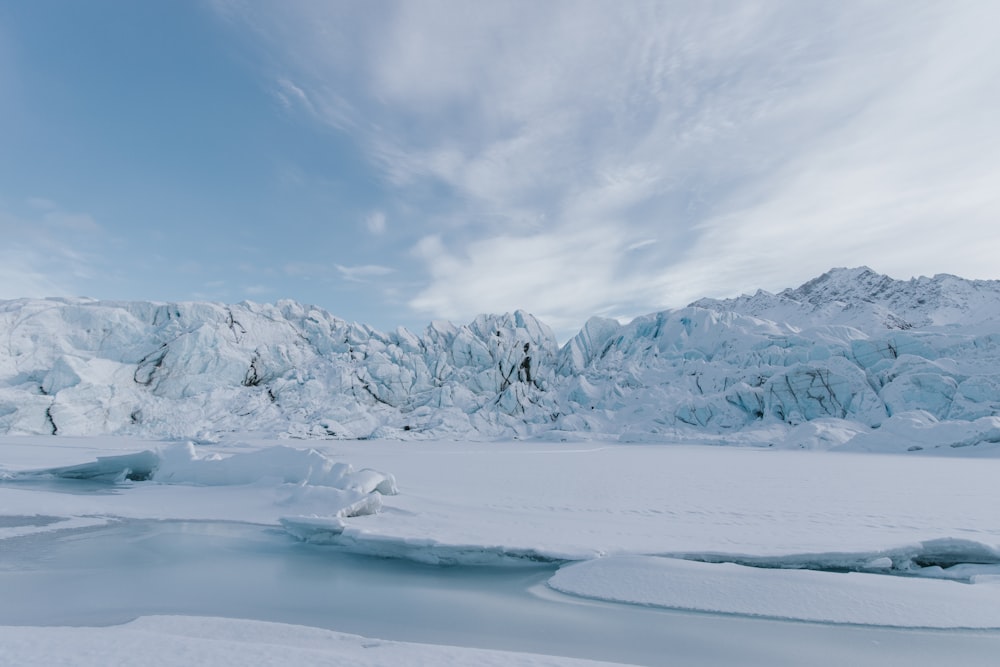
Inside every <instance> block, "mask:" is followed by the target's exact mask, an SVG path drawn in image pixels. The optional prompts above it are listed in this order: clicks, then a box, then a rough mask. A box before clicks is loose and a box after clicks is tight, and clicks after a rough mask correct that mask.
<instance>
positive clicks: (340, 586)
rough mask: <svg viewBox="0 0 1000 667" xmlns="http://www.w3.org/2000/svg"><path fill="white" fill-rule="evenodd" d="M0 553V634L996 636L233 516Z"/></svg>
mask: <svg viewBox="0 0 1000 667" xmlns="http://www.w3.org/2000/svg"><path fill="white" fill-rule="evenodd" d="M35 520H36V519H34V518H33V517H23V518H21V519H17V518H14V517H7V519H6V522H7V524H10V525H14V524H16V523H21V524H24V523H26V522H29V521H35ZM37 521H40V522H41V521H45V519H44V518H42V519H37ZM0 544H2V548H0V590H2V591H3V595H2V596H0V625H15V626H16V625H36V626H50V625H89V626H101V625H112V624H119V623H124V622H126V621H129V620H131V619H133V618H136V617H138V616H144V615H157V614H180V615H190V616H221V617H231V618H245V619H256V620H266V621H278V622H284V623H291V624H298V625H307V626H314V627H322V628H330V629H336V630H339V631H344V632H349V633H356V634H360V635H365V636H368V637H379V638H383V639H393V640H405V641H413V642H420V643H434V644H450V645H456V646H470V647H480V648H491V649H506V650H514V651H525V652H533V653H542V654H550V655H563V656H575V657H581V658H592V659H602V660H608V661H618V662H631V663H636V664H642V665H670V664H678V665H718V664H743V665H747V664H759V665H801V664H807V663H808V664H811V665H844V664H852V665H865V664H873V665H874V664H883V665H884V664H908V665H932V664H963V665H987V664H995V658H996V655H998V654H1000V633H998V632H994V631H980V632H976V631H926V630H900V629H889V628H878V627H860V626H850V625H824V624H812V623H797V622H782V621H772V620H762V619H754V618H747V617H739V616H726V615H714V614H699V613H686V612H678V611H669V610H662V609H653V608H648V607H641V606H635V605H622V604H614V603H606V602H598V601H589V600H581V599H577V598H573V597H570V596H565V595H562V594H559V593H556V592H554V591H552V590H550V589H548V587H547V586H546V584H545V582H546V581H547V580H548V578H549V577H551V576H552V574H553V573H554V572H555V571H556V569H557V568H558V565H557V564H551V563H550V564H544V563H535V564H523V565H509V566H490V567H474V566H450V567H445V566H434V565H423V564H419V563H413V562H409V561H401V560H395V559H385V558H377V557H366V556H358V555H352V554H348V553H343V552H340V551H338V550H336V549H333V548H330V547H321V546H313V545H308V544H303V543H300V542H297V541H295V540H293V539H291V538H290V537H289V536H288V535H287V534H286V533H284V532H282V531H280V530H277V529H275V528H273V527H268V526H257V525H251V524H244V523H237V522H212V521H201V522H194V521H148V520H125V521H121V522H116V523H113V524H111V525H107V526H101V527H95V528H83V529H76V530H62V531H51V532H44V533H41V534H37V535H27V536H24V537H16V538H11V539H7V540H4V541H3V542H2V543H0Z"/></svg>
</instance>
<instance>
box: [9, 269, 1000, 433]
mask: <svg viewBox="0 0 1000 667" xmlns="http://www.w3.org/2000/svg"><path fill="white" fill-rule="evenodd" d="M0 331H2V332H3V334H4V337H5V339H6V341H7V344H6V345H5V346H3V347H2V348H0V433H10V434H50V433H51V434H62V435H96V434H126V435H139V436H146V437H157V438H163V437H176V438H204V439H212V438H214V437H217V436H219V435H220V434H222V433H225V432H230V431H264V432H269V433H273V434H283V435H286V436H290V437H301V438H346V439H353V438H399V439H406V438H440V437H451V436H461V437H465V438H470V437H471V438H494V437H511V436H531V435H546V436H547V437H561V436H562V435H567V434H568V435H572V436H574V437H605V438H606V437H607V436H609V435H612V436H614V437H616V438H620V439H621V440H624V441H670V440H679V439H694V440H698V439H701V440H704V439H705V438H712V437H715V438H717V439H719V440H722V439H724V438H729V437H731V436H732V435H734V434H737V433H741V434H743V439H744V441H747V440H748V439H749V440H753V441H755V442H759V443H763V444H770V445H774V446H786V447H823V448H831V447H840V446H843V447H847V448H852V449H872V450H881V449H903V450H905V449H908V448H910V447H915V448H917V449H925V448H928V447H937V446H941V447H945V448H948V447H965V446H974V445H979V444H981V443H990V442H1000V417H998V415H1000V281H971V280H964V279H961V278H957V277H954V276H948V275H939V276H935V277H933V278H917V279H913V280H909V281H899V280H893V279H891V278H889V277H887V276H883V275H879V274H877V273H875V272H873V271H871V270H870V269H867V268H861V269H834V270H832V271H830V272H828V273H826V274H824V275H822V276H820V277H819V278H816V279H814V280H811V281H809V282H807V283H806V284H804V285H802V286H801V287H799V288H797V289H790V290H784V291H782V292H780V293H778V294H770V293H767V292H763V291H758V292H757V293H756V294H754V295H752V296H743V297H739V298H736V299H729V300H710V299H703V300H700V301H697V302H695V303H693V304H691V305H690V306H688V307H686V308H680V309H676V310H669V311H663V312H660V313H655V314H651V315H647V316H644V317H639V318H637V319H635V320H634V321H632V322H631V323H629V324H620V323H618V322H617V321H615V320H609V319H601V318H593V319H591V320H590V321H588V322H587V324H586V325H585V326H584V328H583V329H582V330H581V331H580V333H579V334H578V335H576V336H575V337H574V338H572V339H571V340H570V341H568V342H567V343H566V344H564V345H562V346H559V345H558V344H557V341H556V339H555V338H554V336H553V334H552V332H551V330H550V329H549V328H548V327H547V326H545V325H544V324H543V323H541V322H540V321H539V320H537V319H536V318H534V317H533V316H531V315H529V314H527V313H525V312H522V311H517V312H515V313H512V314H507V315H500V316H495V315H490V316H487V315H482V316H479V317H477V318H476V319H475V320H474V321H473V322H471V323H469V324H467V325H463V326H456V325H452V324H450V323H442V322H434V323H432V324H431V325H430V326H428V328H427V329H426V331H425V332H424V333H423V334H421V335H417V334H414V333H412V332H410V331H407V330H405V329H398V330H396V331H395V332H392V333H383V332H379V331H376V330H374V329H371V328H370V327H367V326H364V325H359V324H351V323H348V322H345V321H343V320H340V319H338V318H336V317H334V316H332V315H331V314H329V313H327V312H326V311H323V310H321V309H319V308H315V307H311V306H305V305H301V304H298V303H295V302H291V301H282V302H279V303H277V304H275V305H261V304H255V303H249V302H244V303H241V304H238V305H230V306H227V305H221V304H213V303H176V304H174V303H171V304H162V303H144V302H107V301H93V300H86V299H48V300H31V299H20V300H13V301H3V302H0ZM748 434H750V435H748ZM942 443H943V444H942ZM904 445H905V446H904Z"/></svg>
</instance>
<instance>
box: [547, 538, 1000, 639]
mask: <svg viewBox="0 0 1000 667" xmlns="http://www.w3.org/2000/svg"><path fill="white" fill-rule="evenodd" d="M549 586H551V587H552V588H554V589H555V590H557V591H561V592H563V593H567V594H570V595H577V596H581V597H588V598H596V599H601V600H609V601H614V602H625V603H630V604H640V605H650V606H656V607H667V608H671V609H684V610H692V611H705V612H713V613H725V614H741V615H747V616H764V617H769V618H778V619H791V620H799V621H813V622H820V623H851V624H862V625H879V626H894V627H909V628H942V629H944V628H990V629H995V628H1000V604H998V603H997V600H998V596H1000V581H998V580H997V578H996V577H993V578H984V579H983V580H982V581H977V582H976V583H973V584H963V583H956V582H953V581H943V580H935V579H911V578H902V577H892V576H885V575H879V574H863V573H857V572H850V573H846V574H843V573H833V572H816V571H812V570H778V569H761V568H755V567H747V566H744V565H736V564H733V563H721V564H710V563H700V562H692V561H686V560H678V559H673V558H661V557H656V556H614V557H609V558H601V559H597V560H591V561H585V562H582V563H574V564H572V565H567V566H564V567H562V568H561V569H560V570H559V571H558V572H556V574H555V575H553V576H552V578H550V579H549Z"/></svg>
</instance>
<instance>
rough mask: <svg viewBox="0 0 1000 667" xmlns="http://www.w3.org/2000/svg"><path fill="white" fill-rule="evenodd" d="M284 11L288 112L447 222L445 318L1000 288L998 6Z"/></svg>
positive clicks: (418, 303) (430, 287) (440, 306)
mask: <svg viewBox="0 0 1000 667" xmlns="http://www.w3.org/2000/svg"><path fill="white" fill-rule="evenodd" d="M266 8H267V5H263V8H261V6H258V7H257V8H255V10H254V11H256V12H258V15H257V16H256V17H252V18H254V20H253V21H251V22H252V23H253V24H254V25H255V26H256V29H258V30H260V31H261V32H262V34H265V35H267V38H268V39H269V40H270V44H271V45H272V46H273V47H274V48H275V49H276V51H277V52H278V53H279V55H280V57H281V60H282V62H283V63H284V64H285V67H286V68H287V69H288V71H289V72H290V74H289V76H288V77H287V81H289V82H290V81H292V80H294V81H295V82H296V83H295V84H294V88H289V89H288V90H289V91H290V92H286V95H287V96H289V97H296V98H299V99H305V100H310V101H311V109H312V111H311V113H313V114H314V115H315V117H316V118H319V119H323V120H324V122H326V123H327V124H329V125H331V126H334V127H337V128H339V129H341V130H343V131H346V132H349V133H350V134H351V135H352V136H354V137H355V138H356V140H357V141H358V143H359V145H360V146H361V147H362V149H364V150H365V151H366V153H367V155H368V157H369V159H370V160H371V163H372V164H373V165H374V166H375V167H376V168H377V169H379V170H380V173H381V175H382V177H383V178H384V180H385V182H386V183H387V184H388V186H390V187H391V188H392V192H393V196H394V197H395V198H396V199H397V200H398V201H400V202H402V203H403V204H404V205H408V206H410V207H412V208H416V209H417V210H419V211H421V212H422V213H423V216H413V217H414V218H418V217H419V218H421V219H422V220H426V221H430V222H420V221H419V220H418V221H417V222H415V223H414V224H415V225H418V226H417V227H416V228H414V229H410V230H409V232H410V233H411V235H412V236H413V237H416V238H422V239H423V240H422V241H420V242H419V243H417V244H416V246H415V249H414V252H413V256H414V257H416V258H417V259H418V260H419V261H420V262H421V263H422V264H423V266H424V268H425V271H426V276H425V285H424V286H423V287H422V288H420V289H418V290H417V291H416V293H415V295H414V296H413V298H412V299H411V300H410V304H411V306H412V307H413V308H414V309H416V310H417V311H419V312H420V313H422V314H427V315H430V316H432V317H442V316H446V317H452V318H456V319H467V318H469V317H471V316H472V315H474V314H475V313H477V312H480V311H484V310H493V311H499V310H509V309H512V308H518V307H522V308H528V309H531V310H535V311H537V312H538V314H540V315H543V316H547V317H549V318H554V319H556V320H558V321H560V322H565V323H575V324H579V323H580V322H582V321H583V320H584V319H585V318H586V317H587V316H589V315H590V314H595V313H614V314H620V315H634V314H638V313H640V312H647V311H649V310H653V309H655V308H658V307H664V306H675V305H681V304H683V303H686V302H687V301H690V300H692V299H694V298H697V297H700V296H704V295H731V294H735V293H738V292H740V291H745V290H753V289H755V288H757V287H765V288H769V289H778V288H781V287H785V286H792V285H796V284H798V283H799V282H801V281H803V280H805V279H807V278H809V277H812V276H815V275H818V274H819V273H820V272H822V271H824V270H826V269H828V268H830V267H831V266H834V265H858V264H869V265H870V266H872V267H873V268H875V269H876V270H881V271H885V272H889V273H891V274H894V275H897V276H900V277H908V276H909V275H913V274H919V273H934V272H938V271H950V272H954V273H959V274H963V273H964V274H969V275H973V274H974V275H975V276H976V277H995V276H996V270H995V268H993V267H994V266H995V260H994V257H995V256H996V255H997V254H998V253H1000V239H998V236H1000V235H998V233H997V232H996V231H994V230H996V229H998V228H997V226H996V218H997V214H998V213H1000V189H998V188H996V186H995V181H996V173H997V171H998V168H1000V133H997V132H996V130H995V127H994V125H995V118H996V117H998V116H1000V88H998V87H997V86H996V85H995V82H996V81H997V80H1000V51H997V49H995V48H994V46H993V42H994V41H995V38H994V36H993V26H995V25H996V23H997V19H1000V5H997V4H996V3H991V2H987V1H983V2H973V1H970V2H962V3H940V2H919V1H918V2H901V1H900V2H885V3H869V2H861V1H858V2H843V3H800V2H794V1H788V2H762V3H753V2H746V3H730V4H727V5H722V6H720V5H716V4H710V3H697V2H695V3H683V2H682V3H662V2H631V3H627V4H625V5H621V4H614V3H606V2H600V1H595V2H586V1H583V0H577V1H573V2H569V1H566V2H560V1H553V2H546V3H535V2H506V3H487V4H483V3H472V4H470V3H464V2H429V1H428V2H401V3H375V4H371V5H364V6H360V5H352V6H345V5H328V4H322V3H320V4H316V3H293V4H291V5H285V4H283V5H282V8H281V11H280V12H277V11H275V12H274V13H268V10H267V9H266ZM260 13H263V14H267V15H268V20H261V17H260V15H259V14H260ZM262 26H263V27H262ZM295 91H299V92H298V93H296V92H295ZM366 224H367V225H368V227H369V230H370V231H372V232H373V233H380V232H379V231H377V230H378V229H380V228H381V224H380V223H376V224H375V226H374V227H373V226H372V224H371V222H370V221H366ZM654 239H655V242H654ZM640 249H641V252H640ZM345 268H346V267H345ZM357 268H363V267H354V269H357ZM352 271H353V270H352ZM341 272H342V274H343V275H344V277H345V278H348V279H356V278H360V277H363V276H364V274H363V273H357V272H351V271H349V272H346V273H345V272H344V271H343V270H342V271H341Z"/></svg>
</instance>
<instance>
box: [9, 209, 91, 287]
mask: <svg viewBox="0 0 1000 667" xmlns="http://www.w3.org/2000/svg"><path fill="white" fill-rule="evenodd" d="M0 237H2V238H3V243H2V244H0V298H17V297H44V296H80V295H85V294H86V293H87V291H88V287H89V285H90V283H91V281H92V279H93V278H94V277H95V275H97V274H98V273H100V264H101V261H100V259H99V257H98V255H97V254H96V253H94V252H93V247H94V245H95V243H96V242H97V241H102V240H106V239H104V233H103V230H102V228H101V227H100V225H98V224H97V223H96V222H95V221H94V219H93V218H92V217H91V216H89V215H87V214H83V213H76V212H72V211H67V210H65V209H63V208H61V207H60V206H58V205H57V204H56V203H54V202H51V201H49V200H46V199H41V198H33V199H29V200H27V201H26V202H24V204H23V205H21V206H11V205H9V204H5V203H4V202H0Z"/></svg>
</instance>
